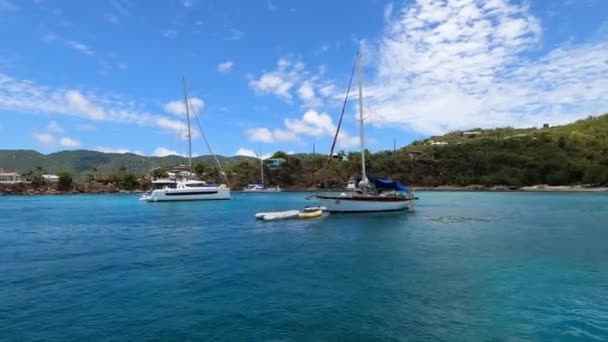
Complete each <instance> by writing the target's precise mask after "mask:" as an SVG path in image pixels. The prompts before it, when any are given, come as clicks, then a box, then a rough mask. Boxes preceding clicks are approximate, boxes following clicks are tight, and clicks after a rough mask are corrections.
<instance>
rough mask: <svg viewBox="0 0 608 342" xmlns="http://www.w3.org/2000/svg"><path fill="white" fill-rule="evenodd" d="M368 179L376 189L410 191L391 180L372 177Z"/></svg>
mask: <svg viewBox="0 0 608 342" xmlns="http://www.w3.org/2000/svg"><path fill="white" fill-rule="evenodd" d="M368 179H369V181H370V182H371V183H372V184H374V186H375V187H376V189H389V190H397V191H403V192H410V189H409V188H408V187H407V186H405V185H403V184H401V183H399V182H396V181H394V180H392V179H382V178H373V177H369V178H368Z"/></svg>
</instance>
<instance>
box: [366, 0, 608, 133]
mask: <svg viewBox="0 0 608 342" xmlns="http://www.w3.org/2000/svg"><path fill="white" fill-rule="evenodd" d="M385 18H386V28H385V33H384V35H383V37H382V38H381V39H380V41H379V42H377V44H370V45H371V46H368V47H367V48H368V50H369V51H370V53H371V54H372V57H369V56H368V57H369V59H373V60H377V61H378V62H377V64H373V63H372V65H371V67H372V68H373V69H374V70H373V78H372V81H371V82H370V84H369V86H368V87H366V88H365V93H366V95H367V96H366V100H368V101H367V103H368V106H369V109H371V111H372V112H373V114H372V115H371V117H370V121H371V122H372V123H375V124H377V125H380V126H382V125H392V126H394V125H398V126H402V127H404V128H409V129H411V130H413V131H416V132H420V133H424V134H440V133H445V132H447V131H451V130H456V129H466V128H472V127H495V126H508V125H511V126H531V125H540V124H542V123H544V122H549V123H552V124H559V123H565V122H568V121H571V120H573V119H576V118H580V117H581V116H585V115H588V114H592V113H598V112H601V111H603V110H606V108H607V107H608V98H606V97H605V95H602V94H605V93H606V91H607V90H608V83H607V82H608V81H607V79H608V45H607V44H606V42H601V43H595V44H585V45H572V44H567V45H563V46H562V47H558V48H556V49H553V50H551V51H549V52H548V53H546V54H545V55H541V56H540V57H539V58H533V57H531V56H534V55H537V53H533V54H530V52H537V50H538V46H539V42H540V39H541V37H542V28H541V24H540V21H539V20H538V19H537V18H536V17H535V16H534V15H532V14H531V13H530V11H529V9H528V7H527V6H526V3H525V2H523V3H513V2H510V1H507V0H493V1H475V0H461V1H455V0H454V1H452V0H438V1H427V0H419V1H415V2H413V3H411V4H408V5H406V6H405V7H404V8H403V9H402V10H401V11H398V12H397V13H394V11H393V8H392V6H387V8H386V10H385Z"/></svg>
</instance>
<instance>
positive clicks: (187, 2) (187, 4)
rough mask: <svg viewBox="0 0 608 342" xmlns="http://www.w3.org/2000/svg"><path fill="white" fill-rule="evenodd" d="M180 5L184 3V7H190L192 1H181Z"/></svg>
mask: <svg viewBox="0 0 608 342" xmlns="http://www.w3.org/2000/svg"><path fill="white" fill-rule="evenodd" d="M182 5H184V7H186V8H190V7H192V1H189V0H185V1H184V2H182Z"/></svg>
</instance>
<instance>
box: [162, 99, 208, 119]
mask: <svg viewBox="0 0 608 342" xmlns="http://www.w3.org/2000/svg"><path fill="white" fill-rule="evenodd" d="M188 100H189V101H190V109H191V110H192V109H194V111H195V112H196V113H199V112H200V111H201V110H203V108H204V107H205V101H203V99H201V98H198V97H190V98H188ZM163 109H164V110H165V112H167V113H170V114H173V115H178V116H184V115H186V106H185V105H184V101H183V100H175V101H169V102H167V103H165V104H164V105H163ZM190 114H192V113H190Z"/></svg>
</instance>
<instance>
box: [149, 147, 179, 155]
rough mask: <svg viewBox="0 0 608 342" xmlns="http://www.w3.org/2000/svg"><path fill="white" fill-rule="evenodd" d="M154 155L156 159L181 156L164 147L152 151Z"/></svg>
mask: <svg viewBox="0 0 608 342" xmlns="http://www.w3.org/2000/svg"><path fill="white" fill-rule="evenodd" d="M154 155H155V156H156V157H166V156H183V154H181V153H179V152H177V151H173V150H170V149H168V148H166V147H157V148H156V149H155V150H154Z"/></svg>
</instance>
